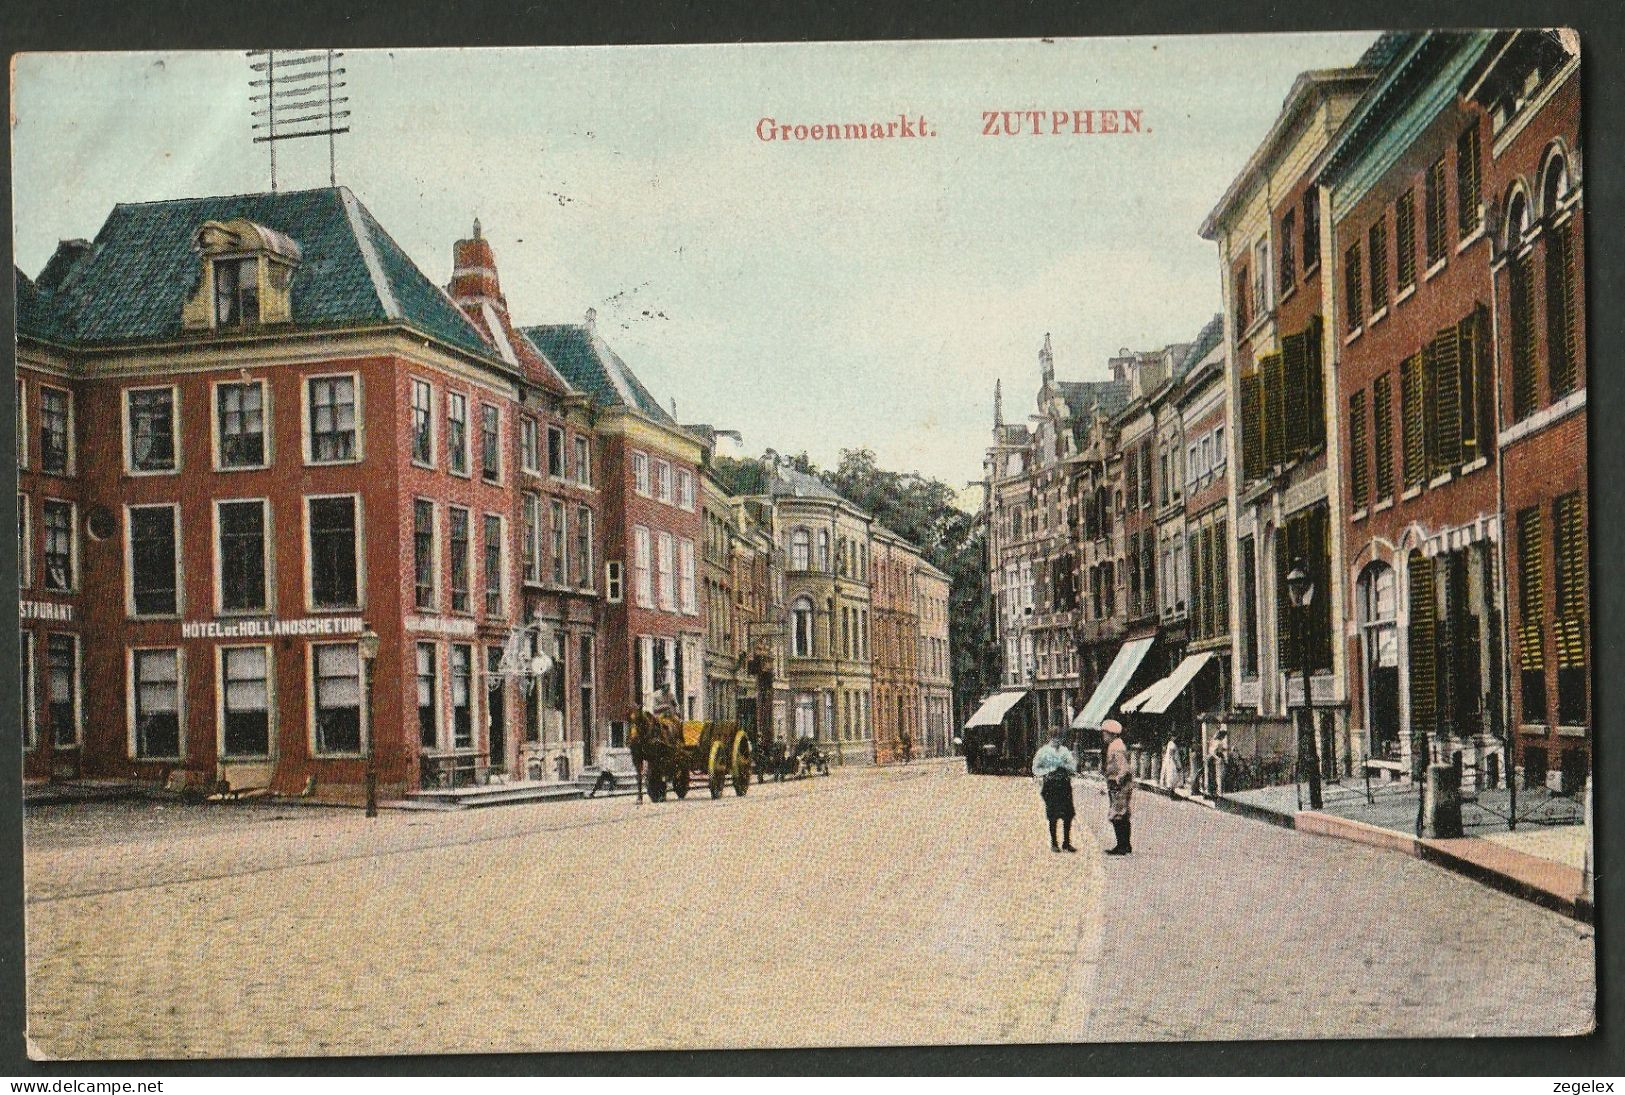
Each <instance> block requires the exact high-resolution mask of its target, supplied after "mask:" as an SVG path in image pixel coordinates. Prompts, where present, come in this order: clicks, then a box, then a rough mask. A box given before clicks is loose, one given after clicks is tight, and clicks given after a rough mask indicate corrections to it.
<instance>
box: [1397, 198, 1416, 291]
mask: <svg viewBox="0 0 1625 1095" xmlns="http://www.w3.org/2000/svg"><path fill="white" fill-rule="evenodd" d="M1394 272H1395V274H1396V275H1397V278H1396V280H1397V282H1398V285H1399V288H1400V289H1408V288H1410V287H1411V286H1412V285H1415V284H1416V191H1414V190H1406V191H1405V193H1403V194H1401V195H1400V196H1399V200H1398V201H1396V202H1395V203H1394Z"/></svg>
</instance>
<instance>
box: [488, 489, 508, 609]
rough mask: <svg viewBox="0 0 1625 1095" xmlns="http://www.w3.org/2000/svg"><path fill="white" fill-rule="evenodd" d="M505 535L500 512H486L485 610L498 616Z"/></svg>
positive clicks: (500, 600) (500, 603) (500, 601)
mask: <svg viewBox="0 0 1625 1095" xmlns="http://www.w3.org/2000/svg"><path fill="white" fill-rule="evenodd" d="M504 540H505V537H504V536H503V535H502V517H501V515H500V514H496V513H487V514H486V515H485V537H484V543H483V545H482V546H483V547H484V549H485V612H486V615H489V616H498V615H501V613H502V571H503V566H502V548H503V542H504Z"/></svg>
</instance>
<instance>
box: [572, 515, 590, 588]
mask: <svg viewBox="0 0 1625 1095" xmlns="http://www.w3.org/2000/svg"><path fill="white" fill-rule="evenodd" d="M592 578H593V561H592V510H590V509H588V508H587V507H586V506H577V507H576V582H577V584H579V585H580V586H582V587H583V588H585V589H591V588H592Z"/></svg>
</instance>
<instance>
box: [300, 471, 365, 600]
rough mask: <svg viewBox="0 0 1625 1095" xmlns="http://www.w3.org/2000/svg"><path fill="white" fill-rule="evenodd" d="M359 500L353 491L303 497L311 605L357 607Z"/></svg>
mask: <svg viewBox="0 0 1625 1095" xmlns="http://www.w3.org/2000/svg"><path fill="white" fill-rule="evenodd" d="M359 508H360V503H359V501H358V499H357V498H356V496H355V495H353V494H346V495H336V496H328V497H317V498H306V499H305V523H306V529H307V540H308V544H307V558H308V559H309V566H310V575H309V577H310V604H311V607H312V608H315V609H324V608H359V607H360V605H361V581H360V570H361V568H360V552H359V548H360V544H359V535H360V522H359V520H358V517H359V514H358V512H357V511H358V509H359Z"/></svg>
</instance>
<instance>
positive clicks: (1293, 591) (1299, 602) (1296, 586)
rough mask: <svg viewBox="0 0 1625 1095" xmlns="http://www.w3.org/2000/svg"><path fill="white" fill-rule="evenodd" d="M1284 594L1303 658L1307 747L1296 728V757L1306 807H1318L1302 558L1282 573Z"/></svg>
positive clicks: (1311, 587)
mask: <svg viewBox="0 0 1625 1095" xmlns="http://www.w3.org/2000/svg"><path fill="white" fill-rule="evenodd" d="M1286 595H1287V597H1288V598H1289V599H1290V600H1291V601H1292V607H1293V609H1294V610H1295V611H1294V613H1293V614H1294V615H1295V616H1296V617H1297V624H1298V626H1297V632H1298V655H1299V657H1300V658H1302V659H1303V718H1304V722H1306V723H1308V724H1309V727H1308V729H1309V749H1308V752H1307V753H1306V752H1305V750H1304V732H1303V728H1302V727H1299V729H1298V732H1297V735H1296V738H1297V745H1298V757H1299V759H1300V760H1307V761H1308V762H1309V808H1310V809H1311V810H1318V809H1320V805H1321V799H1320V750H1319V749H1318V748H1316V746H1315V722H1314V720H1315V705H1314V699H1313V697H1312V696H1311V694H1310V692H1309V605H1310V602H1312V601H1313V600H1314V599H1315V580H1314V579H1313V578H1311V577H1309V572H1308V571H1307V570H1305V569H1304V566H1303V559H1302V558H1298V559H1294V560H1293V561H1292V569H1291V570H1290V571H1288V572H1287V576H1286Z"/></svg>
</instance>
